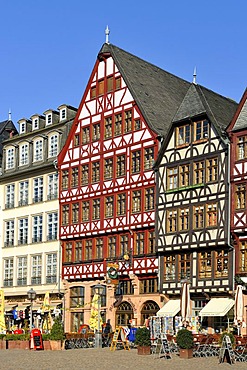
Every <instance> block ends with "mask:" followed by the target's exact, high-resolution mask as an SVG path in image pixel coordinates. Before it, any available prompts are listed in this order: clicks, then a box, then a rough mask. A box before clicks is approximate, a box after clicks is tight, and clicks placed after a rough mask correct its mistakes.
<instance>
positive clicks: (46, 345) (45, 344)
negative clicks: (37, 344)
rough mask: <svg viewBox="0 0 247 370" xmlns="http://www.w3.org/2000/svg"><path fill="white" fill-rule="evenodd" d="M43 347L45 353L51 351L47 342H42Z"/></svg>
mask: <svg viewBox="0 0 247 370" xmlns="http://www.w3.org/2000/svg"><path fill="white" fill-rule="evenodd" d="M43 347H44V350H45V351H50V350H51V343H50V341H49V340H44V341H43Z"/></svg>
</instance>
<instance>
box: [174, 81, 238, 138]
mask: <svg viewBox="0 0 247 370" xmlns="http://www.w3.org/2000/svg"><path fill="white" fill-rule="evenodd" d="M237 106H238V104H237V103H236V102H235V101H233V100H231V99H228V98H225V97H224V96H222V95H219V94H217V93H215V92H213V91H211V90H209V89H206V88H205V87H203V86H201V85H195V84H191V86H190V88H189V90H188V92H187V94H186V95H185V97H184V100H183V102H182V104H181V105H180V107H179V109H178V111H177V113H176V115H175V116H174V118H173V122H178V121H182V120H185V119H189V118H192V117H196V116H199V115H201V114H206V115H207V116H208V118H209V119H210V121H211V122H212V123H213V124H214V126H215V127H216V129H217V130H218V132H219V133H220V132H223V131H224V130H225V129H226V127H227V126H228V125H229V123H230V122H231V120H232V118H233V115H234V113H235V111H236V109H237Z"/></svg>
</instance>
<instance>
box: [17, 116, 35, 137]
mask: <svg viewBox="0 0 247 370" xmlns="http://www.w3.org/2000/svg"><path fill="white" fill-rule="evenodd" d="M18 123H19V132H20V135H21V134H25V133H27V132H30V131H31V126H32V122H31V121H30V120H29V119H27V118H21V119H20V120H19V121H18Z"/></svg>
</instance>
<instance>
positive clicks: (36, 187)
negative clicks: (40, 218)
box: [33, 177, 43, 203]
mask: <svg viewBox="0 0 247 370" xmlns="http://www.w3.org/2000/svg"><path fill="white" fill-rule="evenodd" d="M42 201H43V177H37V178H36V179H34V180H33V202H34V203H38V202H42Z"/></svg>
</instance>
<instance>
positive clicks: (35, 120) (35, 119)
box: [33, 118, 39, 130]
mask: <svg viewBox="0 0 247 370" xmlns="http://www.w3.org/2000/svg"><path fill="white" fill-rule="evenodd" d="M38 128H39V119H38V118H34V119H33V130H37V129H38Z"/></svg>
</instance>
